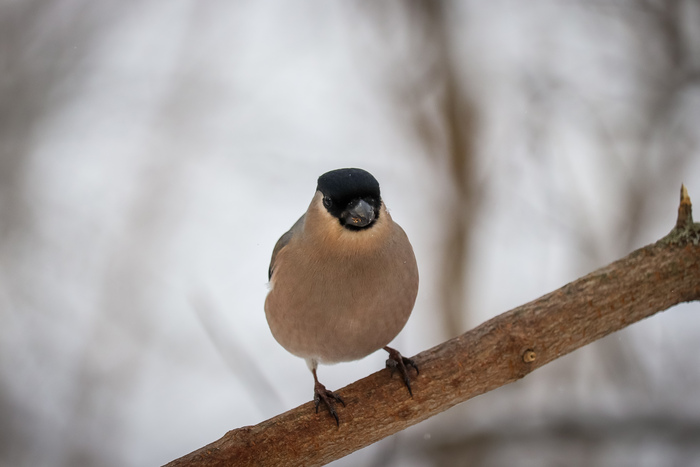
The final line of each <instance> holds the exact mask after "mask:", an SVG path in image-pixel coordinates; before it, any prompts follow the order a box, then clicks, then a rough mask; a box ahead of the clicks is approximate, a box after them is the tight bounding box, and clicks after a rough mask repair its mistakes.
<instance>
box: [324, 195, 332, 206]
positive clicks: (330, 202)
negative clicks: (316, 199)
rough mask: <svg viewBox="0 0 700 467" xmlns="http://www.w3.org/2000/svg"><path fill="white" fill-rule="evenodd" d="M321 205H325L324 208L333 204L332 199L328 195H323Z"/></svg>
mask: <svg viewBox="0 0 700 467" xmlns="http://www.w3.org/2000/svg"><path fill="white" fill-rule="evenodd" d="M323 205H324V206H325V207H326V209H328V208H330V207H331V206H333V200H332V199H331V198H330V196H324V197H323Z"/></svg>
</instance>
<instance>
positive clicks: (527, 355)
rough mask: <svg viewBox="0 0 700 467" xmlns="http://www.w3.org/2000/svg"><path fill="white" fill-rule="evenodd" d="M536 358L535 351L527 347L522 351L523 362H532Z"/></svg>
mask: <svg viewBox="0 0 700 467" xmlns="http://www.w3.org/2000/svg"><path fill="white" fill-rule="evenodd" d="M536 358H537V353H535V351H534V350H532V349H527V350H526V351H525V352H523V361H524V362H525V363H532V362H534V361H535V359H536Z"/></svg>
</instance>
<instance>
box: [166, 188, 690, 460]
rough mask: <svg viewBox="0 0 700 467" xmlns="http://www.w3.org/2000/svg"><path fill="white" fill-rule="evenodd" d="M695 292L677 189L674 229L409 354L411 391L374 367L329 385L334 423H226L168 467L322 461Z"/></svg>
mask: <svg viewBox="0 0 700 467" xmlns="http://www.w3.org/2000/svg"><path fill="white" fill-rule="evenodd" d="M698 299H700V224H693V221H692V207H691V204H690V198H688V194H687V192H686V190H685V187H682V188H681V203H680V207H679V209H678V221H677V223H676V227H675V228H674V229H673V230H672V231H671V233H669V235H667V236H666V237H664V238H663V239H661V240H659V241H658V242H656V243H655V244H653V245H649V246H646V247H644V248H640V249H639V250H636V251H634V252H632V253H631V254H630V255H628V256H627V257H625V258H623V259H620V260H618V261H615V262H614V263H612V264H610V265H608V266H606V267H604V268H601V269H598V270H597V271H594V272H592V273H591V274H588V275H587V276H585V277H582V278H580V279H578V280H576V281H574V282H571V283H569V284H567V285H565V286H564V287H562V288H560V289H559V290H556V291H554V292H552V293H550V294H548V295H545V296H544V297H542V298H539V299H537V300H535V301H533V302H530V303H527V304H525V305H522V306H520V307H518V308H515V309H513V310H511V311H508V312H506V313H503V314H501V315H499V316H497V317H495V318H493V319H491V320H489V321H487V322H485V323H484V324H482V325H480V326H479V327H477V328H476V329H473V330H471V331H469V332H467V333H465V334H463V335H461V336H459V337H456V338H454V339H451V340H449V341H447V342H444V343H442V344H440V345H438V346H436V347H433V348H432V349H430V350H426V351H425V352H422V353H420V354H418V355H417V356H415V357H414V359H415V361H416V363H417V364H418V366H419V367H420V375H419V376H417V377H416V378H415V379H414V381H413V383H412V385H413V394H414V396H413V398H411V397H409V395H408V392H407V391H405V390H403V389H404V388H403V387H402V384H403V383H402V382H401V380H400V379H398V378H393V379H392V378H390V377H389V371H388V370H382V371H378V372H376V373H374V374H372V375H370V376H367V377H366V378H364V379H361V380H360V381H357V382H355V383H353V384H350V385H349V386H347V387H345V388H343V389H340V390H338V391H337V392H338V393H339V394H340V395H341V396H342V397H343V399H344V400H345V402H346V403H347V407H346V408H342V410H341V411H340V417H341V423H340V426H339V427H337V426H336V424H335V423H333V420H331V419H329V417H328V414H326V413H321V414H316V413H315V412H314V406H313V403H311V402H309V403H306V404H303V405H301V406H299V407H297V408H296V409H293V410H290V411H288V412H286V413H283V414H281V415H278V416H276V417H274V418H271V419H270V420H267V421H264V422H262V423H260V424H258V425H256V426H247V427H243V428H238V429H236V430H233V431H229V432H228V433H226V435H224V437H223V438H221V439H219V440H218V441H215V442H213V443H211V444H209V445H207V446H205V447H203V448H201V449H198V450H196V451H194V452H192V453H190V454H188V455H186V456H184V457H182V458H180V459H177V460H175V461H173V462H171V463H169V464H168V466H171V467H175V466H225V465H236V466H244V465H256V466H271V465H289V466H294V465H299V466H302V465H303V466H312V465H322V464H325V463H328V462H330V461H332V460H335V459H338V458H340V457H343V456H345V455H347V454H350V453H351V452H353V451H356V450H358V449H360V448H363V447H365V446H368V445H370V444H372V443H374V442H376V441H379V440H380V439H382V438H384V437H386V436H389V435H391V434H394V433H396V432H398V431H400V430H403V429H404V428H407V427H409V426H411V425H414V424H416V423H418V422H420V421H422V420H425V419H426V418H428V417H432V416H433V415H435V414H438V413H440V412H442V411H444V410H447V409H449V408H450V407H452V406H454V405H456V404H459V403H460V402H464V401H466V400H467V399H470V398H472V397H474V396H477V395H479V394H483V393H485V392H488V391H491V390H493V389H496V388H498V387H500V386H503V385H505V384H508V383H511V382H513V381H516V380H518V379H520V378H522V377H524V376H525V375H527V374H528V373H530V372H531V371H533V370H535V369H537V368H539V367H541V366H542V365H545V364H546V363H548V362H551V361H552V360H554V359H556V358H559V357H561V356H562V355H566V354H567V353H569V352H572V351H573V350H576V349H578V348H579V347H583V346H584V345H586V344H589V343H591V342H593V341H595V340H597V339H600V338H601V337H603V336H606V335H608V334H610V333H612V332H615V331H618V330H620V329H622V328H624V327H626V326H629V325H630V324H632V323H634V322H636V321H639V320H641V319H643V318H646V317H648V316H651V315H653V314H655V313H657V312H659V311H662V310H665V309H667V308H669V307H671V306H673V305H676V304H678V303H681V302H688V301H692V300H698Z"/></svg>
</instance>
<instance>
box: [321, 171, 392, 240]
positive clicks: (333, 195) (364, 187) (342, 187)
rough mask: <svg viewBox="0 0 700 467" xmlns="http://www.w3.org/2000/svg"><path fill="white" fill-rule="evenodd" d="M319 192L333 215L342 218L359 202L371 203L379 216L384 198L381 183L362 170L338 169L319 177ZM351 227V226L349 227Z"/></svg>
mask: <svg viewBox="0 0 700 467" xmlns="http://www.w3.org/2000/svg"><path fill="white" fill-rule="evenodd" d="M316 189H317V190H318V191H320V192H321V193H323V204H324V206H326V209H328V212H330V213H331V214H332V215H334V216H335V217H337V218H339V219H340V218H341V217H342V213H343V211H345V210H346V209H347V207H348V206H349V205H350V204H351V203H353V202H354V201H357V200H364V201H366V202H367V203H369V204H370V205H371V206H372V207H373V208H374V211H375V215H376V216H377V217H378V216H379V208H380V206H381V204H382V198H381V196H380V192H379V182H377V179H376V178H374V177H373V176H372V174H371V173H369V172H367V171H366V170H362V169H337V170H332V171H330V172H326V173H325V174H323V175H321V176H320V177H318V186H317V188H316ZM348 227H350V226H348Z"/></svg>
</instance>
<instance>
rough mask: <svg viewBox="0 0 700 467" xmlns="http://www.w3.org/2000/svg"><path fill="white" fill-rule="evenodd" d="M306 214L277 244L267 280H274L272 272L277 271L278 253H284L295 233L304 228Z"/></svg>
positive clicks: (273, 251)
mask: <svg viewBox="0 0 700 467" xmlns="http://www.w3.org/2000/svg"><path fill="white" fill-rule="evenodd" d="M305 216H306V214H304V215H303V216H301V217H300V218H299V220H298V221H296V222H295V223H294V225H293V226H292V228H291V229H289V230H288V231H287V232H286V233H285V234H284V235H282V236H281V237H280V239H279V240H277V243H275V248H274V249H273V250H272V259H271V260H270V268H269V269H268V271H267V279H268V280H270V279H271V278H272V272H273V271H274V270H275V259H276V258H277V253H279V252H280V251H282V248H284V247H285V246H287V243H289V241H290V240H291V239H292V237H293V236H294V234H295V233H297V232H298V231H299V230H300V229H301V228H302V226H303V225H304V217H305Z"/></svg>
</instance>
